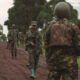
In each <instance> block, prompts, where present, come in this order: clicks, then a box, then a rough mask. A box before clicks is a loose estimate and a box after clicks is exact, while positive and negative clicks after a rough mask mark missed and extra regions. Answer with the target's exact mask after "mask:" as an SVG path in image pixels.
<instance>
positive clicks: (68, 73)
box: [44, 2, 80, 80]
mask: <svg viewBox="0 0 80 80" xmlns="http://www.w3.org/2000/svg"><path fill="white" fill-rule="evenodd" d="M54 13H55V15H56V16H57V21H56V22H53V23H51V24H50V25H49V26H48V28H47V29H46V33H45V36H44V42H45V49H46V61H47V64H48V69H49V71H50V72H49V75H48V79H47V80H60V78H61V77H62V80H78V66H77V56H78V55H80V54H78V53H79V52H76V51H78V50H79V49H80V48H79V47H80V36H79V35H80V32H79V28H78V26H77V25H75V24H72V23H71V22H70V21H69V20H68V18H70V6H69V4H68V3H66V2H59V3H58V4H57V5H56V6H55V8H54Z"/></svg>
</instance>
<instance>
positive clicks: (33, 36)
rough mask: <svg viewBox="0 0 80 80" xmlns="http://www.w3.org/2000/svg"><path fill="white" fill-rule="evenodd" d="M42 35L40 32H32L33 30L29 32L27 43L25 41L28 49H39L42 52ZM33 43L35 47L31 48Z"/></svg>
mask: <svg viewBox="0 0 80 80" xmlns="http://www.w3.org/2000/svg"><path fill="white" fill-rule="evenodd" d="M41 40H42V39H41V34H40V32H38V31H36V32H32V31H31V30H29V31H28V32H27V33H26V41H25V44H26V48H27V49H29V48H31V49H34V48H35V49H38V50H41ZM31 42H33V43H34V44H35V45H34V46H33V47H32V46H31V44H30V43H31Z"/></svg>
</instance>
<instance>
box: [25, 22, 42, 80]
mask: <svg viewBox="0 0 80 80" xmlns="http://www.w3.org/2000/svg"><path fill="white" fill-rule="evenodd" d="M26 49H27V51H28V53H29V64H28V66H29V68H30V71H31V76H30V77H31V78H33V79H34V78H35V73H36V68H37V64H38V61H39V55H40V53H41V35H40V33H39V31H38V25H37V22H36V21H32V23H31V29H30V30H29V31H28V32H27V36H26Z"/></svg>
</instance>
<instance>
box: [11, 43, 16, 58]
mask: <svg viewBox="0 0 80 80" xmlns="http://www.w3.org/2000/svg"><path fill="white" fill-rule="evenodd" d="M11 56H12V58H16V57H17V46H16V42H11Z"/></svg>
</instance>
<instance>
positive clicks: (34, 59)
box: [28, 50, 39, 71]
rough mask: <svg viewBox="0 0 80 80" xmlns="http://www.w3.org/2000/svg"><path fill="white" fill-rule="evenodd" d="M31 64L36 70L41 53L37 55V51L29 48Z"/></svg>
mask: <svg viewBox="0 0 80 80" xmlns="http://www.w3.org/2000/svg"><path fill="white" fill-rule="evenodd" d="M28 52H29V65H30V68H33V69H34V70H35V71H36V68H37V65H38V61H39V55H36V51H34V50H29V51H28Z"/></svg>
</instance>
